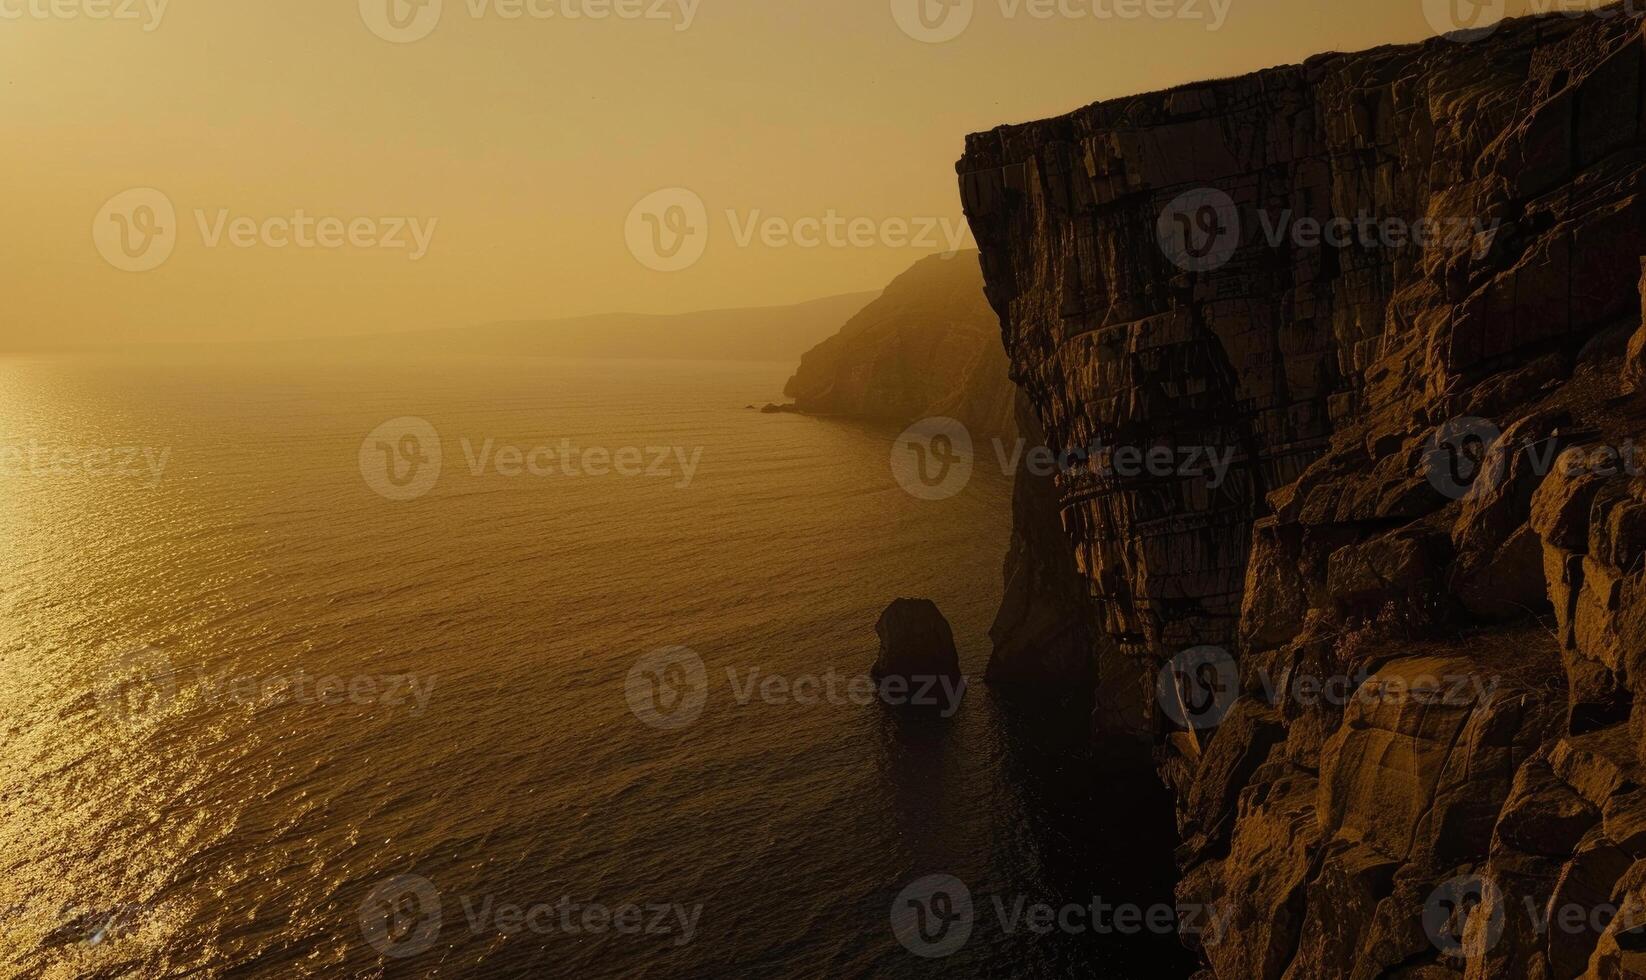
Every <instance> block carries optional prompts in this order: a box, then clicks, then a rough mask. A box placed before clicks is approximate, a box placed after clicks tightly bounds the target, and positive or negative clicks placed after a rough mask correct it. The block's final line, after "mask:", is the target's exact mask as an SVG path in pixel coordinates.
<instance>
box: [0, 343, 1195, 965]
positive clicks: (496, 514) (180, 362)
mask: <svg viewBox="0 0 1646 980" xmlns="http://www.w3.org/2000/svg"><path fill="white" fill-rule="evenodd" d="M788 371H789V366H788V365H779V364H770V365H766V364H757V365H750V364H727V363H691V362H645V361H605V362H595V361H590V362H565V361H547V360H533V361H511V360H504V359H481V358H467V359H462V358H459V359H447V360H409V359H408V360H395V359H384V360H381V361H377V362H373V363H364V362H340V363H321V362H313V361H297V360H280V359H270V360H263V361H255V360H245V361H236V362H228V363H210V362H204V361H191V360H188V359H186V358H182V357H179V358H176V359H174V360H169V361H167V360H160V361H145V362H134V361H119V360H91V359H11V360H0V975H5V976H21V977H85V976H111V977H112V976H140V977H159V976H180V975H192V976H271V977H272V976H279V977H289V976H361V977H368V976H445V977H468V976H512V975H522V974H530V975H540V976H541V975H546V976H614V977H615V976H657V977H665V976H667V977H681V976H685V977H699V976H701V977H708V976H720V975H727V974H732V975H769V976H836V975H838V976H870V975H876V976H937V975H944V974H956V975H983V976H1000V977H1024V976H1068V975H1089V974H1090V973H1092V972H1094V971H1096V972H1098V973H1100V974H1101V975H1106V976H1151V977H1153V976H1171V975H1183V974H1185V973H1186V972H1187V971H1186V970H1185V969H1184V962H1185V961H1184V958H1183V954H1182V953H1181V951H1180V950H1179V948H1178V944H1177V941H1176V939H1175V938H1174V937H1172V936H1170V935H1156V934H1150V933H1148V932H1144V933H1141V934H1137V935H1120V934H1098V933H1096V932H1093V931H1090V930H1087V931H1085V932H1080V933H1076V932H1072V931H1068V932H1066V931H1062V930H1055V929H1054V930H1053V931H1052V932H1051V933H1049V934H1040V933H1039V932H1036V931H1034V930H1031V929H1029V928H1027V926H1026V925H1025V924H1024V922H1023V920H1022V919H1017V920H1016V925H1015V926H1013V927H1010V928H1008V926H1007V924H1005V923H1003V922H1002V921H1001V920H1000V917H999V915H998V914H997V912H996V905H997V903H998V905H999V907H1000V908H1003V909H1005V910H1006V911H1007V912H1008V913H1009V912H1010V911H1011V910H1012V909H1013V908H1014V907H1016V906H1018V905H1020V904H1022V903H1029V904H1032V903H1035V902H1046V903H1049V904H1052V905H1063V904H1065V903H1074V904H1080V905H1086V904H1088V903H1090V902H1091V901H1093V900H1094V899H1097V900H1101V901H1103V902H1106V903H1109V904H1116V903H1135V904H1137V905H1140V906H1148V905H1152V904H1155V903H1161V902H1169V901H1170V890H1169V880H1167V879H1165V878H1164V877H1163V876H1162V870H1163V868H1165V867H1166V866H1168V865H1169V851H1168V850H1167V849H1168V848H1169V846H1170V830H1171V828H1170V826H1169V824H1168V820H1169V817H1168V813H1167V811H1166V809H1165V808H1164V805H1163V804H1162V801H1161V800H1160V799H1159V798H1158V796H1157V795H1154V794H1152V793H1150V792H1148V791H1147V790H1145V789H1142V788H1139V787H1134V786H1130V785H1108V784H1105V783H1104V782H1103V781H1102V780H1101V779H1099V778H1097V777H1094V776H1093V775H1092V773H1093V772H1094V767H1093V766H1092V765H1091V761H1092V760H1091V759H1090V757H1089V754H1088V751H1087V750H1086V748H1085V747H1084V742H1083V739H1082V737H1081V731H1080V726H1079V724H1078V721H1076V722H1075V723H1073V724H1068V723H1065V722H1064V721H1063V720H1060V719H1053V718H1047V717H1043V716H1041V714H1040V713H1038V712H1036V711H1034V710H1032V709H1026V708H1022V707H1014V706H1012V705H1010V704H1008V703H1005V702H1003V701H1001V700H1000V699H998V698H997V697H996V696H995V695H994V694H993V693H992V692H990V691H989V690H988V689H987V688H986V687H985V686H984V685H983V684H982V683H981V675H982V672H983V669H984V667H985V665H986V663H987V658H988V649H989V648H988V640H987V629H988V625H989V622H990V620H991V618H992V616H993V613H994V609H995V606H996V604H997V603H998V600H999V595H1000V589H1001V584H1000V579H1001V558H1002V555H1003V554H1004V550H1005V546H1006V541H1007V536H1008V531H1009V495H1010V486H1009V481H1008V480H1007V479H1006V478H1005V477H1004V476H1002V475H1001V473H1000V472H999V467H998V466H996V465H994V464H993V463H992V462H991V460H992V457H993V450H992V449H991V448H987V447H985V446H980V447H979V448H978V455H979V459H978V465H977V467H976V470H975V473H974V475H973V477H972V479H971V481H970V483H969V484H968V485H967V487H966V489H965V490H964V492H962V493H960V494H958V495H957V496H954V497H952V498H950V499H946V500H941V501H929V500H920V499H916V498H915V497H914V496H912V495H910V494H909V493H906V492H904V490H903V489H901V488H900V486H899V485H898V483H897V482H896V481H895V480H894V478H893V474H892V472H891V467H890V465H889V462H888V460H889V454H890V451H891V447H892V445H893V437H894V436H895V435H896V432H895V430H884V429H881V428H877V427H873V426H866V425H861V424H856V423H849V422H843V421H835V420H820V419H809V418H801V417H796V416H788V415H778V416H770V415H762V414H760V413H758V412H751V411H748V410H747V409H746V408H745V406H746V405H747V404H749V403H755V404H764V403H765V402H767V401H770V400H774V399H775V398H776V397H777V393H778V391H779V390H780V389H781V386H782V383H783V381H784V379H785V377H786V375H787V373H788ZM407 419H410V420H416V421H411V422H408V421H396V422H393V423H392V424H389V425H388V426H387V427H384V426H385V423H390V422H391V420H407ZM408 426H414V427H415V426H426V427H427V428H424V429H416V430H415V431H421V432H424V433H427V432H428V431H429V430H432V431H433V433H435V434H436V435H437V436H438V440H439V445H440V457H441V458H440V465H439V467H438V470H436V469H435V468H434V464H433V461H432V457H431V456H430V455H429V453H428V449H429V448H430V446H431V443H430V442H429V440H428V439H427V438H426V437H425V438H424V439H422V440H420V441H418V442H416V443H408V442H406V441H405V436H406V433H407V432H408V431H414V430H411V429H408V428H407V427H408ZM562 440H565V442H562ZM539 447H542V448H541V449H539ZM591 447H592V448H596V449H600V450H606V451H609V452H611V453H612V456H611V457H610V459H606V458H604V457H601V456H599V455H598V454H597V455H595V456H594V457H589V456H586V455H583V453H582V451H583V450H586V449H588V448H591ZM625 447H633V450H634V452H628V453H622V452H619V451H620V450H623V449H625ZM653 447H656V448H657V449H667V450H669V454H668V455H667V456H661V457H660V456H659V455H658V453H657V452H655V451H654V449H653ZM568 448H574V451H573V452H570V453H568V452H566V450H567V449H568ZM516 449H517V450H519V457H518V458H516V457H515V456H514V455H513V452H512V450H516ZM676 449H678V450H679V453H678V454H675V453H674V450H676ZM534 453H535V455H534ZM568 458H569V459H571V460H572V461H573V462H572V464H571V465H572V469H573V472H567V464H566V463H565V460H567V459H568ZM637 458H638V462H636V460H637ZM603 460H604V461H603ZM617 461H622V462H623V469H624V473H618V472H615V471H613V472H607V470H609V469H610V468H611V467H613V466H615V465H616V462H617ZM390 462H394V463H395V464H396V469H395V470H394V471H393V472H394V474H395V477H396V479H395V480H390V479H388V476H389V474H390V472H391V471H390V469H389V464H390ZM414 462H415V463H416V464H417V465H416V467H413V465H412V464H413V463H414ZM477 467H478V469H479V472H478V473H476V472H475V470H476V468H477ZM517 469H518V470H519V472H518V473H516V470H517ZM435 473H437V476H431V474H435ZM397 481H398V482H397ZM395 498H405V499H395ZM900 595H912V596H924V597H929V598H931V599H933V600H935V601H936V602H937V603H938V605H939V606H940V608H941V609H942V610H943V611H944V612H945V614H946V615H947V616H948V617H949V619H950V621H951V622H952V623H953V624H954V627H955V633H956V639H957V641H958V643H959V646H960V650H961V656H962V664H963V667H964V669H965V670H966V671H967V673H968V674H970V675H972V676H973V677H974V678H976V681H975V682H974V684H973V686H972V688H971V689H970V690H969V691H968V692H967V694H966V697H965V699H964V701H963V703H962V704H961V706H960V707H959V710H958V711H957V712H955V713H953V714H952V716H951V717H949V718H946V719H945V718H941V717H933V713H932V712H924V713H920V714H918V715H911V714H909V713H907V712H899V711H895V710H891V709H888V708H887V707H886V706H884V705H881V704H878V703H867V704H865V703H860V702H861V700H862V699H861V698H860V697H857V696H855V695H853V694H852V693H851V692H852V691H853V690H856V691H859V692H860V691H861V688H860V687H859V688H856V689H853V688H851V687H849V686H848V685H849V681H848V680H847V679H849V678H851V677H854V676H859V675H862V674H864V673H865V672H866V671H867V670H868V668H869V666H870V664H871V663H872V661H873V658H874V654H875V646H876V640H875V636H874V632H873V626H874V622H875V619H876V617H877V616H878V614H879V612H880V610H881V609H882V608H884V606H885V605H886V604H887V603H888V602H889V601H890V600H891V599H893V598H895V597H897V596H900ZM676 648H686V649H687V650H689V651H691V653H690V654H685V653H682V652H681V651H678V650H676ZM659 650H665V651H673V652H671V653H668V654H665V655H664V656H666V657H673V658H675V661H674V662H676V663H686V664H688V665H689V664H691V663H701V665H702V674H701V679H702V683H701V685H700V686H699V687H696V688H693V687H692V686H691V684H690V683H687V686H686V688H680V687H677V686H675V685H676V684H677V683H678V682H679V680H680V677H681V676H682V675H680V674H679V673H678V672H676V673H675V674H673V675H670V678H669V680H668V682H667V683H665V684H663V685H661V686H650V685H649V684H637V678H640V679H644V678H647V677H650V676H651V675H649V674H646V673H643V672H642V673H636V666H637V664H640V665H642V666H644V665H645V664H648V663H651V661H649V660H646V659H644V658H647V657H654V658H655V657H656V656H658V655H657V654H656V653H655V651H659ZM681 658H685V659H681ZM691 658H695V660H692V659H691ZM751 671H753V672H756V673H753V674H751ZM685 676H686V677H687V681H688V682H690V681H691V677H690V668H689V667H688V670H687V675H685ZM771 677H775V678H778V681H777V682H771V683H779V684H781V685H783V686H781V687H772V686H770V685H769V684H768V687H767V688H765V689H764V690H765V691H766V693H764V694H763V693H762V688H761V687H760V686H759V685H760V684H761V683H762V682H763V681H764V680H765V679H766V678H771ZM751 678H752V681H751ZM831 678H832V679H833V681H832V682H833V683H834V685H835V686H834V689H833V690H834V695H833V696H830V695H828V694H827V693H824V692H826V691H828V690H829V688H828V686H827V685H828V684H830V683H831ZM812 679H815V681H813V682H812V683H811V684H808V683H807V682H808V681H811V680H812ZM751 684H752V686H751ZM683 689H686V690H697V691H698V692H699V694H700V698H699V699H698V701H693V699H691V698H690V697H689V696H688V697H687V698H686V700H684V701H683V700H681V695H680V693H679V692H680V690H683ZM648 692H650V694H651V695H652V696H653V699H652V700H651V701H645V700H644V699H642V700H641V701H636V700H635V698H636V697H637V696H638V695H645V694H647V693H648ZM802 692H805V693H804V694H803V693H802ZM699 702H700V703H699ZM648 704H649V705H651V706H652V707H653V708H654V709H656V710H654V711H653V712H652V713H651V714H650V715H648V714H647V712H646V710H645V708H646V706H647V705H648ZM636 705H638V706H639V710H637V708H636ZM664 707H667V708H668V709H669V711H668V712H665V711H663V708H664ZM675 711H683V712H684V713H683V714H676V713H673V712H675ZM928 875H950V876H953V877H954V878H956V879H958V880H959V881H961V882H963V883H964V884H965V885H966V886H967V888H968V889H969V892H970V895H971V897H972V899H973V903H974V906H975V909H976V914H975V924H974V926H973V928H972V931H971V933H970V935H969V937H968V938H967V939H966V941H965V942H964V943H962V944H960V945H958V946H957V947H956V948H954V949H953V950H952V951H949V950H945V952H947V953H948V955H946V956H943V957H924V956H918V955H915V954H914V953H912V952H910V950H909V949H907V948H906V947H905V946H904V945H902V944H901V943H900V942H899V939H898V937H897V934H896V933H895V932H894V928H893V922H892V917H891V910H892V909H893V905H894V900H895V899H898V898H899V893H900V892H901V891H902V890H903V889H904V888H905V886H908V885H909V884H910V883H911V882H914V881H917V880H919V879H922V878H923V877H924V876H928ZM926 951H927V952H930V951H931V950H926Z"/></svg>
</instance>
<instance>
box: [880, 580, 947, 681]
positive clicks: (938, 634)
mask: <svg viewBox="0 0 1646 980" xmlns="http://www.w3.org/2000/svg"><path fill="white" fill-rule="evenodd" d="M874 631H875V633H877V634H879V636H880V656H879V658H877V659H876V660H875V663H874V671H873V674H874V679H875V680H877V681H880V682H882V687H883V688H884V686H885V682H887V681H891V680H900V681H904V682H906V683H908V684H909V685H910V687H909V690H910V691H911V692H918V691H919V689H920V688H921V687H922V686H926V687H928V688H929V687H932V686H933V685H934V684H938V683H939V682H941V681H947V682H948V685H947V687H948V689H956V685H957V684H958V682H959V681H960V680H961V675H960V654H959V653H958V652H957V651H956V650H955V646H954V630H952V629H950V628H949V621H948V620H946V619H944V618H943V614H942V613H941V612H939V611H938V609H937V604H936V603H934V602H932V601H931V600H930V599H898V600H897V601H896V602H893V603H892V604H891V605H889V606H887V607H886V611H885V612H883V613H881V614H880V621H879V622H878V623H876V624H875V627H874Z"/></svg>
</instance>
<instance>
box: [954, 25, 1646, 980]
mask: <svg viewBox="0 0 1646 980" xmlns="http://www.w3.org/2000/svg"><path fill="white" fill-rule="evenodd" d="M1643 57H1646V41H1643V38H1642V33H1641V18H1640V16H1639V15H1636V14H1633V13H1629V12H1627V11H1625V10H1623V9H1621V8H1611V9H1609V10H1607V11H1603V12H1602V13H1601V14H1598V15H1589V16H1582V17H1577V16H1564V15H1559V16H1548V17H1542V18H1527V19H1521V20H1516V21H1510V22H1505V23H1504V24H1502V25H1500V26H1499V27H1498V28H1497V29H1496V30H1495V31H1491V32H1489V33H1488V34H1486V35H1484V36H1476V37H1475V38H1473V40H1472V41H1471V42H1470V43H1462V42H1460V41H1458V40H1455V39H1437V40H1434V41H1431V42H1428V43H1425V44H1422V45H1413V46H1407V47H1397V48H1381V49H1377V50H1374V51H1368V52H1364V53H1360V54H1349V55H1342V54H1333V55H1323V56H1320V57H1318V58H1315V59H1311V60H1310V61H1308V62H1307V63H1305V64H1303V65H1300V66H1292V67H1284V68H1276V69H1272V70H1269V71H1264V72H1259V73H1256V74H1253V75H1250V76H1245V77H1241V78H1234V79H1226V80H1221V81H1216V82H1208V83H1203V84H1198V85H1190V86H1184V87H1181V88H1178V89H1174V90H1172V91H1169V92H1161V93H1155V94H1152V95H1144V96H1138V97H1135V98H1128V99H1118V100H1114V101H1110V102H1104V103H1098V104H1096V105H1092V106H1089V107H1087V108H1085V109H1082V110H1079V111H1078V112H1075V113H1072V114H1070V115H1068V116H1064V117H1061V118H1058V119H1054V120H1048V121H1044V122H1038V123H1030V124H1026V125H1021V126H1010V127H1003V128H1001V129H997V130H995V131H993V132H990V133H984V134H978V135H975V136H973V137H971V138H970V139H969V140H968V143H967V152H966V155H965V158H964V159H963V160H962V161H961V162H960V165H959V173H960V183H961V191H962V194H963V198H964V201H965V204H966V209H967V214H968V217H969V219H970V221H971V223H972V228H973V231H974V234H975V235H976V238H977V240H978V242H979V243H980V245H981V249H982V253H981V261H982V267H983V272H984V276H985V279H986V280H987V284H988V285H987V289H988V296H989V300H990V302H991V304H992V305H993V307H994V309H995V311H996V312H997V313H998V315H999V317H1000V320H1001V325H1002V329H1003V333H1004V340H1005V346H1006V351H1007V354H1008V357H1009V358H1010V362H1011V374H1012V378H1013V380H1014V381H1015V382H1016V383H1017V384H1018V385H1019V387H1020V389H1021V390H1022V391H1023V392H1024V393H1025V395H1026V396H1027V397H1028V399H1029V400H1030V402H1031V404H1032V406H1033V409H1034V413H1035V415H1036V417H1037V419H1038V421H1039V423H1040V425H1041V426H1043V427H1044V429H1045V432H1046V434H1047V437H1048V440H1049V442H1050V444H1051V445H1052V446H1054V447H1058V446H1098V447H1102V450H1101V451H1100V452H1095V453H1093V455H1092V457H1091V460H1090V465H1086V466H1082V467H1079V468H1074V469H1069V470H1065V471H1063V472H1060V473H1059V474H1057V476H1056V477H1055V478H1054V483H1055V491H1056V498H1057V506H1058V509H1059V511H1060V514H1061V525H1062V528H1063V529H1064V531H1065V532H1066V535H1067V539H1068V542H1069V544H1070V545H1071V546H1072V547H1073V549H1074V556H1075V561H1076V567H1077V569H1078V572H1079V575H1080V577H1081V578H1082V579H1083V580H1084V583H1085V590H1086V594H1087V596H1088V597H1089V599H1090V605H1091V610H1092V615H1093V616H1094V617H1096V618H1097V620H1098V621H1099V623H1100V628H1101V631H1102V633H1103V634H1104V635H1106V636H1107V638H1108V641H1109V642H1110V643H1112V644H1113V645H1114V646H1115V647H1116V648H1117V649H1118V650H1121V651H1123V652H1124V653H1125V654H1126V655H1127V656H1128V657H1129V661H1128V662H1129V663H1130V664H1131V665H1132V666H1131V668H1130V670H1129V671H1127V672H1125V673H1124V675H1123V676H1122V677H1120V678H1119V679H1117V680H1110V679H1108V678H1105V679H1104V680H1103V682H1102V685H1101V686H1102V687H1103V689H1104V690H1105V691H1112V690H1125V691H1131V692H1147V693H1145V694H1143V695H1142V696H1141V698H1140V701H1141V703H1140V704H1139V705H1138V706H1137V710H1138V711H1140V712H1143V713H1146V714H1147V715H1148V716H1149V717H1150V722H1149V724H1148V725H1147V728H1148V730H1149V731H1151V732H1152V733H1153V735H1154V741H1155V744H1156V750H1155V756H1156V764H1157V767H1158V769H1159V771H1160V773H1161V776H1162V778H1163V779H1164V781H1165V782H1166V784H1167V785H1168V786H1169V787H1170V788H1171V789H1172V790H1173V792H1174V794H1175V796H1176V798H1177V824H1178V828H1177V829H1178V832H1179V835H1180V837H1181V839H1182V842H1183V843H1182V845H1181V847H1180V848H1179V851H1178V862H1179V870H1180V874H1181V880H1180V884H1179V886H1178V897H1179V900H1180V901H1181V902H1183V903H1185V904H1190V905H1193V904H1204V905H1206V906H1209V907H1210V908H1212V909H1214V910H1216V911H1217V912H1218V913H1219V914H1220V916H1223V917H1225V918H1226V921H1228V922H1230V923H1232V932H1231V933H1230V934H1229V936H1228V937H1227V939H1226V940H1225V941H1220V942H1207V941H1205V939H1204V937H1201V936H1197V935H1195V934H1192V933H1186V934H1185V941H1186V942H1187V943H1188V944H1189V945H1190V946H1191V948H1194V949H1196V950H1197V951H1198V952H1199V953H1200V955H1201V957H1202V959H1203V962H1204V963H1205V964H1206V967H1207V969H1208V971H1209V974H1210V975H1215V976H1217V977H1222V978H1246V977H1282V976H1285V977H1292V978H1301V977H1341V976H1352V977H1376V976H1384V975H1398V976H1418V975H1422V976H1458V975H1462V976H1468V977H1503V976H1577V975H1587V976H1595V977H1611V976H1619V975H1646V972H1643V971H1646V960H1643V954H1642V952H1641V949H1642V947H1646V943H1641V942H1639V941H1637V938H1638V936H1639V933H1638V932H1637V931H1636V927H1638V926H1642V925H1643V924H1646V918H1642V915H1641V912H1642V911H1646V903H1643V902H1642V897H1643V896H1642V894H1641V889H1642V887H1643V886H1646V860H1642V859H1646V834H1643V833H1641V832H1640V831H1639V830H1638V829H1637V827H1638V826H1640V825H1646V790H1641V789H1640V788H1639V787H1640V782H1639V775H1638V770H1639V763H1640V758H1641V751H1642V740H1643V738H1646V703H1643V704H1642V706H1640V707H1639V708H1637V706H1636V698H1635V693H1636V692H1637V691H1638V690H1640V688H1641V686H1642V685H1646V664H1642V663H1639V662H1638V661H1639V659H1640V657H1641V656H1642V650H1643V649H1646V478H1643V476H1642V471H1641V467H1640V466H1639V465H1637V460H1636V456H1635V453H1634V440H1638V439H1640V438H1641V437H1642V434H1643V433H1646V403H1643V399H1642V397H1641V396H1640V394H1639V393H1638V392H1639V390H1640V386H1641V383H1642V381H1643V379H1646V327H1643V324H1642V311H1641V290H1640V286H1639V284H1640V282H1641V271H1642V267H1641V257H1642V255H1643V253H1646V199H1643V197H1642V190H1643V188H1642V183H1643V174H1646V98H1643V94H1642V93H1643V89H1642V85H1643V80H1646V65H1643ZM1154 452H1159V453H1162V454H1163V455H1162V456H1161V457H1160V458H1162V459H1166V460H1170V461H1171V465H1170V466H1168V467H1166V468H1165V469H1150V468H1147V467H1143V468H1140V467H1138V466H1137V465H1136V461H1137V460H1153V459H1155V458H1156V457H1155V456H1153V455H1151V453H1154ZM1198 460H1228V461H1229V465H1227V467H1225V468H1218V467H1213V466H1207V465H1204V464H1203V463H1201V462H1195V461H1198ZM1128 463H1130V464H1131V465H1130V466H1129V465H1128ZM1528 909H1530V910H1532V911H1533V912H1534V913H1536V914H1532V915H1528V912H1527V910H1528ZM1630 909H1633V910H1634V913H1633V915H1632V917H1631V915H1628V914H1619V913H1620V910H1621V911H1622V912H1627V911H1629V910H1630ZM1607 911H1609V912H1610V913H1612V914H1610V915H1605V914H1602V913H1604V912H1607ZM1562 913H1564V916H1562ZM1631 971H1633V972H1631Z"/></svg>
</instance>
